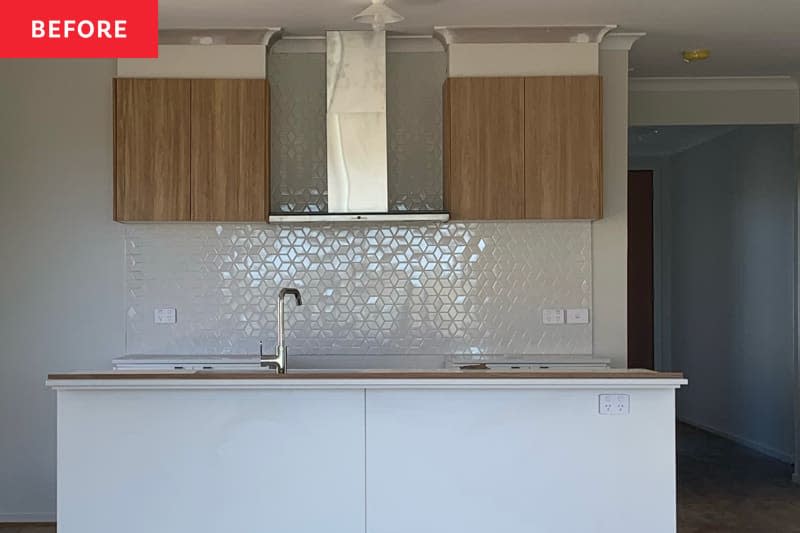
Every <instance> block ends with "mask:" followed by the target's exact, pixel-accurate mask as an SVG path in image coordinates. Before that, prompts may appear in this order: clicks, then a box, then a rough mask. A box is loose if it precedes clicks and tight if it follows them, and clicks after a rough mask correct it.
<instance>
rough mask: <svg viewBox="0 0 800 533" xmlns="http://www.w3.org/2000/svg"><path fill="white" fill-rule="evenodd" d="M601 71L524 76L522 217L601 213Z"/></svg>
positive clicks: (588, 216) (582, 216)
mask: <svg viewBox="0 0 800 533" xmlns="http://www.w3.org/2000/svg"><path fill="white" fill-rule="evenodd" d="M601 91H602V78H601V77H600V76H549V77H533V78H525V217H526V218H535V219H598V218H601V217H602V215H603V156H602V153H603V124H602V116H603V106H602V93H601Z"/></svg>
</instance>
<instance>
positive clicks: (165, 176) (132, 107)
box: [114, 78, 190, 222]
mask: <svg viewBox="0 0 800 533" xmlns="http://www.w3.org/2000/svg"><path fill="white" fill-rule="evenodd" d="M189 102H190V82H189V80H176V79H135V78H131V79H122V78H119V79H115V80H114V220H118V221H120V222H128V221H168V220H189V218H190V198H189V191H190V178H189V164H190V163H189V144H190V139H189V135H190V129H189V120H190V111H189V105H190V104H189Z"/></svg>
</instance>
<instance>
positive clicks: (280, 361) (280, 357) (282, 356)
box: [261, 287, 303, 374]
mask: <svg viewBox="0 0 800 533" xmlns="http://www.w3.org/2000/svg"><path fill="white" fill-rule="evenodd" d="M287 294H291V295H292V296H294V300H295V302H296V303H297V305H303V298H302V297H301V296H300V291H299V290H297V289H294V288H290V287H284V288H282V289H281V290H280V291H279V292H278V342H277V344H276V345H275V357H270V358H266V357H264V356H263V352H262V355H261V366H275V367H276V368H277V370H278V373H279V374H283V373H285V372H286V366H287V356H288V355H289V350H288V349H287V348H286V333H285V327H284V319H283V316H284V311H283V310H284V300H285V298H286V295H287Z"/></svg>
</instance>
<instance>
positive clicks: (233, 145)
mask: <svg viewBox="0 0 800 533" xmlns="http://www.w3.org/2000/svg"><path fill="white" fill-rule="evenodd" d="M114 88H115V89H114V96H115V125H114V131H115V137H114V156H115V165H114V167H115V174H114V176H115V220H118V221H121V222H133V221H188V220H195V221H221V222H222V221H262V222H263V221H266V219H267V206H268V205H269V201H268V194H269V185H268V184H269V175H268V172H269V165H268V145H269V140H268V134H269V133H268V131H269V128H268V121H269V92H268V90H269V88H268V84H267V81H266V80H243V79H241V80H240V79H225V80H220V79H203V80H182V79H180V80H179V79H122V78H119V79H116V80H114Z"/></svg>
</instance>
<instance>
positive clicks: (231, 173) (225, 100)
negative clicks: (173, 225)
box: [191, 79, 269, 222]
mask: <svg viewBox="0 0 800 533" xmlns="http://www.w3.org/2000/svg"><path fill="white" fill-rule="evenodd" d="M268 91H269V87H268V84H267V81H266V80H238V79H226V80H222V79H207V80H192V106H191V107H192V120H191V123H192V143H191V146H192V150H191V151H192V157H191V161H192V220H200V221H203V220H207V221H261V222H263V221H265V220H266V219H267V206H268V205H269V201H268V196H267V195H268V194H269V187H268V172H269V170H268V169H269V166H268V165H267V161H268V145H269V138H268V135H269V128H268V120H269V118H268V117H269V115H268V113H269V104H268V102H269V92H268Z"/></svg>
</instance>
